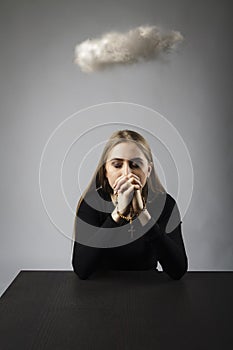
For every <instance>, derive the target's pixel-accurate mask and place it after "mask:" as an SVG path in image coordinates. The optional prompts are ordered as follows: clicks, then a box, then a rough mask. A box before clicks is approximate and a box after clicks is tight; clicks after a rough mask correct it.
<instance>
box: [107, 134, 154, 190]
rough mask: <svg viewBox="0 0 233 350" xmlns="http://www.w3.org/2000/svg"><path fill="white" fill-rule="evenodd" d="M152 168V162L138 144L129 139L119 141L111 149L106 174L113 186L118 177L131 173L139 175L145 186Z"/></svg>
mask: <svg viewBox="0 0 233 350" xmlns="http://www.w3.org/2000/svg"><path fill="white" fill-rule="evenodd" d="M151 169H152V166H151V164H149V162H148V160H147V159H146V157H145V156H144V154H143V152H142V151H141V150H140V148H139V147H138V146H137V144H136V143H135V142H130V141H129V142H122V143H119V144H118V145H116V146H115V147H113V149H112V150H111V151H110V153H109V155H108V158H107V161H106V164H105V170H106V172H105V175H106V177H107V179H108V182H109V185H110V186H111V188H113V185H114V183H115V181H116V179H117V178H118V177H120V176H122V175H128V174H130V173H133V174H135V175H137V176H138V177H139V178H140V181H141V184H142V187H144V186H145V184H146V180H147V177H149V175H150V172H151Z"/></svg>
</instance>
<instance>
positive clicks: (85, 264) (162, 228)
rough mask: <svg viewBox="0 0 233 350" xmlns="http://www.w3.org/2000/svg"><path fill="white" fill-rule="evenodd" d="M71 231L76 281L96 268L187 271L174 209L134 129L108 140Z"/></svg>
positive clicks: (173, 273) (178, 275) (174, 275)
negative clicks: (73, 238) (72, 231)
mask: <svg viewBox="0 0 233 350" xmlns="http://www.w3.org/2000/svg"><path fill="white" fill-rule="evenodd" d="M74 227H75V230H74V233H75V241H74V246H73V256H72V266H73V269H74V272H75V273H76V274H77V275H78V276H79V277H80V278H81V279H87V278H88V277H89V276H90V275H91V274H92V273H93V272H94V271H96V270H98V269H117V270H149V269H155V270H156V268H157V262H158V261H159V263H160V264H161V266H162V269H163V271H165V272H166V273H167V274H168V275H169V276H170V277H171V278H173V279H180V278H181V277H182V276H183V275H184V274H185V272H186V271H187V267H188V262H187V256H186V252H185V247H184V243H183V239H182V232H181V220H180V215H179V210H178V208H177V205H176V202H175V200H174V199H173V198H172V197H171V196H170V195H169V194H168V193H166V191H165V190H164V188H163V186H162V185H161V183H160V181H159V178H158V176H157V174H156V172H155V169H154V164H153V158H152V153H151V150H150V147H149V145H148V143H147V141H146V140H145V139H144V137H143V136H142V135H140V134H139V133H137V132H135V131H132V130H120V131H117V132H115V133H114V134H113V135H112V136H111V137H110V139H109V140H108V142H107V144H106V146H105V148H104V151H103V153H102V156H101V158H100V161H99V164H98V166H97V169H96V171H95V173H94V176H93V178H92V180H91V182H90V184H89V186H88V188H87V189H86V191H85V193H84V194H83V195H82V197H81V198H80V200H79V203H78V206H77V211H76V218H75V226H74Z"/></svg>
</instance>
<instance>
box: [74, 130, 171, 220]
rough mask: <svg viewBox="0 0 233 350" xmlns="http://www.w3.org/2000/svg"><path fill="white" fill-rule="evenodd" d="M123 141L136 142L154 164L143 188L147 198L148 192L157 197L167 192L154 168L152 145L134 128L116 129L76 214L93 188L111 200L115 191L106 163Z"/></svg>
mask: <svg viewBox="0 0 233 350" xmlns="http://www.w3.org/2000/svg"><path fill="white" fill-rule="evenodd" d="M122 142H135V143H136V144H137V146H138V147H139V148H140V149H141V151H142V152H143V154H144V156H145V157H146V159H147V161H148V162H149V163H150V164H151V165H152V170H151V173H150V176H149V178H148V179H147V183H146V185H145V186H144V187H143V189H142V195H143V196H144V198H146V199H147V196H148V192H149V194H150V195H152V197H153V198H156V196H157V195H158V194H159V193H164V192H166V191H165V189H164V187H163V185H162V184H161V182H160V180H159V178H158V175H157V174H156V171H155V169H154V163H153V157H152V153H151V149H150V146H149V144H148V142H147V141H146V140H145V138H144V137H143V136H142V135H140V134H139V133H137V132H136V131H132V130H127V129H126V130H118V131H115V132H114V133H113V134H112V135H111V137H110V138H109V140H108V141H107V143H106V145H105V147H104V150H103V152H102V155H101V157H100V160H99V163H98V165H97V167H96V170H95V172H94V175H93V177H92V179H91V181H90V183H89V185H88V186H87V188H86V190H85V191H84V193H83V194H82V195H81V198H80V200H79V202H78V205H77V209H76V214H77V213H78V209H79V207H80V205H81V203H82V201H83V200H84V198H85V196H86V194H87V193H88V192H90V191H92V190H98V192H99V194H100V196H101V197H103V198H104V199H105V200H108V201H111V194H112V193H113V190H112V188H111V187H110V185H109V183H108V179H107V178H106V176H105V164H106V161H107V159H108V156H109V153H110V151H111V150H112V149H113V148H114V147H115V146H116V145H118V144H119V143H122ZM150 199H152V198H150Z"/></svg>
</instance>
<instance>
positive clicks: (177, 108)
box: [0, 0, 233, 293]
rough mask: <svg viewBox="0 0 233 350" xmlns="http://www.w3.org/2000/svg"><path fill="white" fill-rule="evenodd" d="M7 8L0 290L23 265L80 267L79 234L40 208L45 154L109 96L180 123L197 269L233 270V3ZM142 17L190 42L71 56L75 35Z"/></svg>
mask: <svg viewBox="0 0 233 350" xmlns="http://www.w3.org/2000/svg"><path fill="white" fill-rule="evenodd" d="M0 16H1V18H0V25H1V46H0V48H1V64H0V69H1V95H0V96H1V102H0V108H1V138H0V140H1V148H0V150H1V211H0V216H1V236H0V266H1V271H0V273H1V275H0V292H1V293H2V292H3V291H4V290H5V289H6V287H7V286H8V285H9V284H10V283H11V281H12V280H13V278H14V277H15V276H16V274H17V273H18V272H19V271H20V270H21V269H64V270H67V269H71V251H72V242H71V241H70V240H69V239H68V238H66V237H65V236H64V235H62V234H61V233H59V232H58V230H57V229H56V227H55V226H54V225H52V223H51V222H50V221H49V218H48V216H47V214H46V212H45V210H44V207H43V205H42V201H41V197H40V191H39V184H38V172H39V163H40V158H41V154H42V150H43V148H44V145H45V143H46V141H47V139H48V137H49V136H50V134H51V133H52V132H53V130H54V129H55V128H56V127H57V125H58V124H59V123H61V122H62V121H63V120H64V119H65V118H67V117H68V116H69V115H71V114H72V113H75V112H76V111H77V110H80V109H81V108H85V107H88V106H90V105H94V104H98V103H103V102H108V101H128V102H134V103H138V104H142V105H145V106H148V107H150V108H154V109H155V110H157V111H158V112H160V113H161V114H162V115H164V116H165V117H166V118H167V119H168V120H170V122H171V123H173V125H174V126H175V127H176V128H177V130H178V131H179V133H180V134H181V135H182V137H183V139H184V141H185V143H186V145H187V147H188V149H189V152H190V155H191V158H192V162H193V167H194V175H195V182H194V192H193V197H192V201H191V204H190V206H189V210H188V212H187V213H186V215H185V218H184V220H183V235H184V241H185V245H186V249H187V254H188V257H189V270H232V267H233V253H232V252H233V249H232V248H233V238H232V225H231V218H232V212H233V210H232V209H233V205H232V185H231V177H230V175H231V173H232V167H233V166H232V159H233V158H232V62H233V57H232V49H231V47H232V35H231V33H232V6H231V2H230V1H226V0H225V1H221V2H220V1H200V0H199V1H191V0H183V1H177V0H168V1H166V0H161V1H156V0H153V1H149V0H143V1H142V0H141V1H136V0H134V1H133V0H124V1H123V0H118V1H113V0H108V1H89V0H85V1H74V0H70V1H64V0H63V1H57V0H56V1H55V0H54V1H52V0H49V1H44V0H37V1H35V0H34V1H23V0H21V1H1V11H0ZM143 24H149V25H153V24H156V25H160V26H162V27H163V28H165V29H175V30H179V31H180V32H181V33H182V34H183V35H184V37H185V42H184V43H183V44H182V46H180V47H179V50H178V52H177V53H175V54H174V55H171V56H170V58H169V59H168V60H160V61H157V62H156V61H155V62H149V63H146V64H140V65H134V66H131V67H120V68H116V69H114V70H108V71H106V72H104V73H95V74H93V75H86V74H84V73H82V72H81V71H80V70H79V68H78V67H77V66H75V65H74V64H73V62H72V60H73V49H74V47H75V45H76V44H77V43H80V42H82V41H83V40H85V39H86V38H88V37H90V38H91V37H98V36H100V35H101V34H102V33H104V32H107V31H109V30H113V29H114V30H119V31H127V30H128V29H131V28H133V27H136V26H139V25H143ZM115 120H116V118H115ZM116 121H117V120H116ZM55 205H56V203H55Z"/></svg>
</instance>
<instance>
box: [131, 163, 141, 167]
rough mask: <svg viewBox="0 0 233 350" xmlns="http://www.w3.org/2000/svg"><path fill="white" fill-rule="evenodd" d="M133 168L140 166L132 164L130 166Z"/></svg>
mask: <svg viewBox="0 0 233 350" xmlns="http://www.w3.org/2000/svg"><path fill="white" fill-rule="evenodd" d="M130 166H131V168H139V165H138V164H137V163H134V162H132V163H131V164H130Z"/></svg>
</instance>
